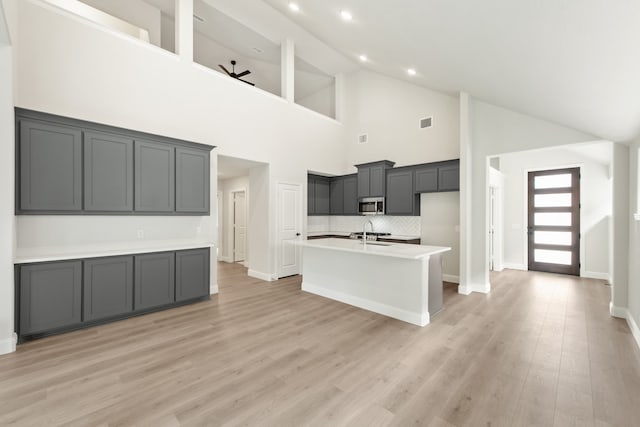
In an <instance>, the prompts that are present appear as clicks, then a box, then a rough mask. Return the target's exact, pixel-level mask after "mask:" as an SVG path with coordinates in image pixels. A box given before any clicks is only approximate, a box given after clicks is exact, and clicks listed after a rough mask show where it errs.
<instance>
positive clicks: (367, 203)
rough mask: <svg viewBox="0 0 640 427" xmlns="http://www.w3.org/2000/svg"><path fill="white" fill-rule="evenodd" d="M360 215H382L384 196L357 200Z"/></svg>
mask: <svg viewBox="0 0 640 427" xmlns="http://www.w3.org/2000/svg"><path fill="white" fill-rule="evenodd" d="M358 213H359V214H360V215H384V197H365V198H363V199H360V201H359V202H358Z"/></svg>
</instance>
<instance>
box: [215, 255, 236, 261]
mask: <svg viewBox="0 0 640 427" xmlns="http://www.w3.org/2000/svg"><path fill="white" fill-rule="evenodd" d="M218 261H222V262H233V260H232V259H231V258H230V257H228V256H219V257H218Z"/></svg>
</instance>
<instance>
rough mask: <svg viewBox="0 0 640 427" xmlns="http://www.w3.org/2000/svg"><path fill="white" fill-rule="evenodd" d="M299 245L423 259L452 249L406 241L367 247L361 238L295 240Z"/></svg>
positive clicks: (369, 244)
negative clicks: (412, 243) (407, 242)
mask: <svg viewBox="0 0 640 427" xmlns="http://www.w3.org/2000/svg"><path fill="white" fill-rule="evenodd" d="M294 243H295V244H296V245H298V246H302V247H308V248H319V249H332V250H336V251H343V252H354V253H361V254H367V255H375V256H386V257H394V258H404V259H421V258H426V257H429V256H431V255H435V254H440V253H443V252H447V251H450V250H451V248H449V247H445V246H423V245H410V244H405V243H386V242H384V243H383V242H375V241H374V242H367V244H366V247H365V245H363V244H362V241H360V240H347V239H332V238H329V239H315V240H298V241H296V242H294Z"/></svg>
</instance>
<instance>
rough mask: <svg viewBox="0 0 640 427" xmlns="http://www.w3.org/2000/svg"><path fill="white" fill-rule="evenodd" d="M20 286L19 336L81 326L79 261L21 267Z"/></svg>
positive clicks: (80, 267) (80, 265) (80, 264)
mask: <svg viewBox="0 0 640 427" xmlns="http://www.w3.org/2000/svg"><path fill="white" fill-rule="evenodd" d="M19 283H20V288H19V289H20V290H19V301H20V304H19V310H20V314H19V319H20V326H19V333H20V335H26V334H36V333H41V332H46V331H50V330H55V329H59V328H68V327H72V326H75V325H79V324H80V323H81V321H82V318H81V315H82V262H81V261H65V262H49V263H44V264H33V265H23V266H21V267H20V282H19Z"/></svg>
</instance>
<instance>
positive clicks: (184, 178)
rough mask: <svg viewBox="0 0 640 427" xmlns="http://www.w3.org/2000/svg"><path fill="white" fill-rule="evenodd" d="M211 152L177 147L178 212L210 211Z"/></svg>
mask: <svg viewBox="0 0 640 427" xmlns="http://www.w3.org/2000/svg"><path fill="white" fill-rule="evenodd" d="M209 173H210V172H209V152H208V151H202V150H191V149H188V148H176V212H190V213H208V212H209Z"/></svg>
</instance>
